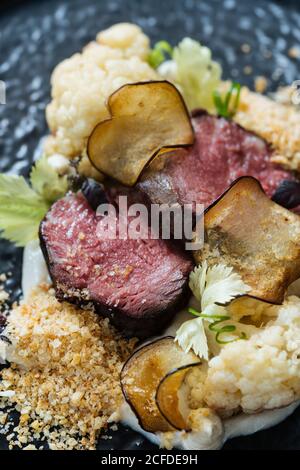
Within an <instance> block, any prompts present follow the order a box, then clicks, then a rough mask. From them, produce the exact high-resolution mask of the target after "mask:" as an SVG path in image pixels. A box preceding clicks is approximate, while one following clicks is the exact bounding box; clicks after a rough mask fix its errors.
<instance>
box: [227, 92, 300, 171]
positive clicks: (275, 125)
mask: <svg viewBox="0 0 300 470" xmlns="http://www.w3.org/2000/svg"><path fill="white" fill-rule="evenodd" d="M234 120H235V121H236V122H237V123H238V124H240V125H241V126H243V127H244V128H245V129H248V130H250V131H252V132H255V133H256V134H257V135H259V136H260V137H262V138H264V139H265V140H266V141H267V142H268V143H269V144H270V145H271V146H272V147H273V149H274V154H273V156H272V160H273V161H274V163H278V164H280V165H283V166H284V167H285V168H287V169H290V170H298V171H300V126H299V122H300V112H299V111H297V109H296V108H295V107H293V106H287V105H283V104H280V103H277V102H275V101H273V100H271V99H270V98H267V97H266V96H263V95H260V94H258V93H254V92H252V91H250V90H249V89H248V88H246V87H244V88H243V89H242V93H241V99H240V104H239V109H238V112H237V113H236V114H235V116H234Z"/></svg>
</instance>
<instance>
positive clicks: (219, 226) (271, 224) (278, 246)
mask: <svg viewBox="0 0 300 470" xmlns="http://www.w3.org/2000/svg"><path fill="white" fill-rule="evenodd" d="M204 225H205V243H204V247H203V249H202V250H199V251H197V252H195V255H194V256H195V259H196V262H197V263H201V262H203V261H204V260H205V259H206V260H207V262H208V264H214V263H220V262H223V263H226V264H228V265H229V266H232V267H233V268H234V269H235V271H236V272H238V273H239V274H240V275H241V277H242V279H243V281H244V282H245V283H246V284H248V285H249V286H250V287H251V291H250V292H249V294H248V295H250V296H252V297H256V298H258V299H261V300H264V301H266V302H270V303H274V304H280V303H282V301H283V298H284V293H285V290H286V288H287V287H288V286H289V284H291V283H292V282H293V281H295V280H296V279H298V278H299V277H300V217H299V216H298V215H296V214H294V213H292V212H290V211H289V210H287V209H284V208H283V207H281V206H279V205H277V204H276V203H275V202H273V201H271V200H270V199H269V198H268V197H267V196H266V194H265V193H264V191H263V189H262V187H261V185H260V183H259V182H258V181H257V180H256V179H255V178H252V177H248V176H246V177H242V178H239V179H238V180H236V181H235V182H234V183H233V185H232V186H231V187H230V188H229V189H228V190H227V192H225V193H224V194H223V195H222V196H221V197H220V198H219V199H218V200H217V201H216V202H215V203H214V204H213V205H212V206H211V207H210V208H208V209H207V211H206V213H205V216H204Z"/></svg>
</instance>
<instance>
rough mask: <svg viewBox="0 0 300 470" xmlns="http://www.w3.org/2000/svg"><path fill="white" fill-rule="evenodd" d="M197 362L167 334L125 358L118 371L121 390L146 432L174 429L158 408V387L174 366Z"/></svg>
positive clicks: (195, 358) (197, 359)
mask: <svg viewBox="0 0 300 470" xmlns="http://www.w3.org/2000/svg"><path fill="white" fill-rule="evenodd" d="M198 362H199V358H198V357H197V356H195V355H194V354H193V353H191V352H190V353H185V352H184V351H183V350H182V349H181V348H180V347H179V346H178V345H177V344H176V343H175V342H174V338H173V337H170V336H166V337H164V338H160V339H158V340H156V341H154V342H152V343H150V344H147V345H146V346H143V347H142V348H141V349H139V350H137V351H136V352H135V353H134V354H133V355H132V356H131V357H130V358H129V359H128V361H127V362H126V363H125V365H124V367H123V370H122V372H121V385H122V390H123V394H124V396H125V399H126V401H127V402H128V403H129V405H130V406H131V408H132V410H133V411H134V412H135V414H136V416H137V417H138V419H139V422H140V425H141V427H142V428H143V429H144V430H145V431H149V432H158V431H160V432H167V431H174V428H173V427H172V426H171V425H170V424H169V422H168V421H167V420H166V419H165V418H164V417H163V415H162V414H161V412H160V411H159V409H158V407H157V404H156V393H157V388H158V386H159V384H160V382H161V381H162V379H163V378H164V377H165V376H166V375H167V374H169V373H170V372H171V371H172V370H173V369H174V368H179V367H182V366H186V365H191V364H194V363H198ZM173 393H174V392H173Z"/></svg>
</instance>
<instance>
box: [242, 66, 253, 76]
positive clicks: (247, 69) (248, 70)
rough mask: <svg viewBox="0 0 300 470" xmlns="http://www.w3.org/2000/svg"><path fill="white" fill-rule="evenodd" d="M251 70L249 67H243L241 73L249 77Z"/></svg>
mask: <svg viewBox="0 0 300 470" xmlns="http://www.w3.org/2000/svg"><path fill="white" fill-rule="evenodd" d="M252 71H253V69H252V67H251V65H245V67H244V68H243V72H244V74H245V75H251V73H252Z"/></svg>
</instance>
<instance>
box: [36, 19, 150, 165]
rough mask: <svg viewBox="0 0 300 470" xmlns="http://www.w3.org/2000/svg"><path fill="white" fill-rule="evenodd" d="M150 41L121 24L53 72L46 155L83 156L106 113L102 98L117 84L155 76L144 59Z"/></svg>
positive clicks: (101, 34)
mask: <svg viewBox="0 0 300 470" xmlns="http://www.w3.org/2000/svg"><path fill="white" fill-rule="evenodd" d="M148 52H149V39H148V37H147V36H146V35H145V34H144V33H143V32H142V30H141V29H140V28H139V27H138V26H136V25H133V24H128V23H121V24H117V25H114V26H112V27H111V28H109V29H107V30H106V31H103V32H101V33H99V34H98V36H97V42H96V41H94V42H92V43H90V44H88V45H87V46H86V47H85V48H84V49H83V51H82V52H81V53H77V54H74V55H73V56H72V57H70V58H69V59H66V60H64V61H63V62H61V63H60V64H59V65H58V66H57V67H56V68H55V69H54V72H53V74H52V78H51V84H52V92H51V94H52V101H51V103H50V104H49V105H48V106H47V109H46V118H47V121H48V124H49V128H50V130H51V132H52V135H51V136H50V137H49V138H48V139H47V141H46V142H45V152H46V154H47V155H51V154H53V153H60V154H62V155H65V156H67V157H69V158H72V157H75V156H77V155H81V153H82V152H83V151H84V149H85V147H86V142H87V138H88V136H89V135H90V133H91V132H92V130H93V128H94V127H95V125H96V124H97V123H98V122H99V121H101V120H103V119H106V118H107V117H108V116H109V113H108V110H107V107H106V101H107V99H108V97H109V96H110V95H111V93H113V92H114V91H115V90H117V89H118V88H119V87H120V86H122V85H124V84H126V83H130V82H138V81H143V80H152V79H153V80H155V79H157V78H158V76H157V74H156V72H155V71H154V70H153V69H152V68H151V67H150V66H149V65H148V63H147V62H146V61H145V59H146V57H147V55H148Z"/></svg>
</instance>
